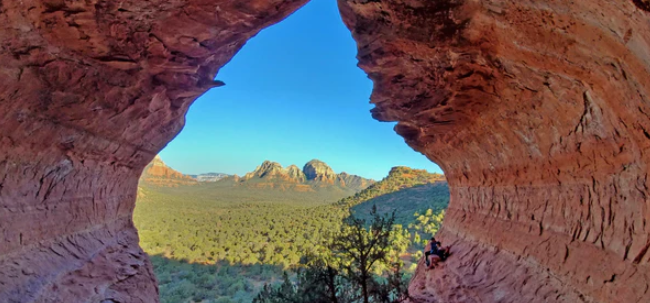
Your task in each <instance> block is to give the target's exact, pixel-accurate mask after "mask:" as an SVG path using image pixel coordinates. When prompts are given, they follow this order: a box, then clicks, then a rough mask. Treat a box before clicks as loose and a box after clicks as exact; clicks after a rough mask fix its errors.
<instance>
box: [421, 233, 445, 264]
mask: <svg viewBox="0 0 650 303" xmlns="http://www.w3.org/2000/svg"><path fill="white" fill-rule="evenodd" d="M441 245H442V243H440V242H439V241H436V238H435V237H433V238H431V240H430V241H429V244H428V245H427V248H425V252H424V260H425V263H426V264H427V267H430V266H431V261H433V265H435V264H438V262H440V261H444V260H445V259H446V258H447V256H448V255H449V248H442V247H441ZM429 256H431V261H430V260H429Z"/></svg>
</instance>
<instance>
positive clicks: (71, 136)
mask: <svg viewBox="0 0 650 303" xmlns="http://www.w3.org/2000/svg"><path fill="white" fill-rule="evenodd" d="M305 2H306V1H286V0H280V1H277V0H275V1H273V0H260V1H217V0H211V1H201V0H190V1H103V0H89V1H75V0H42V1H39V0H20V1H19V0H3V1H1V2H0V24H1V25H2V27H1V29H0V43H1V44H0V62H2V69H0V130H2V131H0V302H103V303H106V302H157V301H158V290H157V286H156V283H155V279H154V277H153V273H152V270H151V265H150V263H149V261H148V259H147V257H146V255H145V254H144V253H143V252H142V250H141V249H140V248H139V246H138V236H137V232H136V230H135V228H134V226H133V223H132V221H131V216H132V212H133V207H134V202H135V195H136V188H137V182H138V177H139V175H140V173H141V172H142V169H143V168H144V167H145V165H146V164H147V163H149V161H151V160H152V159H153V157H154V155H156V154H157V152H158V151H159V150H160V149H162V148H163V147H164V145H165V144H166V143H167V142H169V141H170V140H171V139H172V138H173V137H174V136H175V135H176V134H177V133H178V132H179V131H180V130H181V128H182V126H183V124H184V115H185V112H186V110H187V108H188V106H189V105H190V103H191V102H192V101H193V100H194V99H195V98H196V97H197V96H199V95H200V94H202V93H203V92H205V91H206V90H207V89H209V88H210V87H213V86H218V85H220V83H219V82H214V81H213V79H214V76H215V74H216V73H217V71H218V69H219V68H220V67H221V66H223V65H224V64H225V63H226V62H228V61H229V60H230V58H231V57H232V56H233V55H234V54H235V52H237V51H238V50H239V48H241V47H242V45H243V44H244V43H245V42H246V41H247V40H248V39H249V38H250V37H251V36H253V35H255V34H256V33H257V32H258V31H259V30H260V29H262V28H264V27H267V26H269V25H271V24H273V23H274V22H277V21H279V20H281V19H282V18H284V17H285V16H287V15H288V14H290V13H291V12H293V11H294V10H295V9H297V8H298V7H300V6H301V5H302V4H304V3H305Z"/></svg>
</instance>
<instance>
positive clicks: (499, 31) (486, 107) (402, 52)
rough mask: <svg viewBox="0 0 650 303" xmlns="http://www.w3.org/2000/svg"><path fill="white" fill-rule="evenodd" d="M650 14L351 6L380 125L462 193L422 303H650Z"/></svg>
mask: <svg viewBox="0 0 650 303" xmlns="http://www.w3.org/2000/svg"><path fill="white" fill-rule="evenodd" d="M640 3H641V4H640ZM642 3H646V2H644V1H613V0H612V1H604V0H590V1H556V0H549V1H532V0H516V1H515V0H512V1H508V0H501V1H478V0H476V1H470V0H468V1H461V0H441V1H425V0H421V1H420V0H412V1H356V0H355V1H344V0H340V1H339V4H340V6H341V10H342V14H343V17H344V20H345V21H346V24H347V25H348V26H349V27H350V29H351V30H352V32H353V34H354V37H355V39H356V40H357V41H358V43H359V60H360V66H361V67H362V68H363V69H364V70H365V71H366V72H367V73H368V75H369V76H370V77H371V78H372V79H373V81H374V83H375V87H374V91H373V94H372V102H373V103H374V104H375V105H376V108H375V109H374V110H373V115H374V117H375V118H377V119H379V120H382V121H399V124H398V125H397V126H396V131H397V132H398V133H399V134H401V135H402V136H403V137H404V138H405V139H406V142H407V143H408V144H409V145H410V146H412V147H413V148H414V149H416V150H418V151H421V152H422V153H424V154H426V155H427V156H428V157H429V158H430V159H432V160H435V161H436V162H437V163H439V164H440V166H441V167H442V168H443V169H444V171H445V173H446V175H447V180H448V181H449V185H450V188H451V189H450V190H451V204H450V206H449V210H448V212H447V216H446V218H445V223H444V228H443V230H442V232H441V234H440V239H441V240H442V241H443V243H445V244H452V245H453V253H454V255H453V256H452V257H451V259H450V260H449V261H448V262H447V263H446V264H444V265H443V266H442V267H441V268H438V269H436V270H432V271H426V270H424V268H423V266H420V267H419V269H418V271H417V275H416V277H415V278H414V280H413V281H412V284H411V287H410V290H411V293H412V295H414V301H415V302H420V301H422V302H650V292H649V290H648V288H649V283H650V266H649V262H650V253H649V252H648V247H649V246H650V237H649V234H650V203H649V201H648V197H649V196H648V195H649V191H648V186H650V183H649V182H650V180H648V170H649V168H648V166H647V165H648V163H649V160H650V151H649V150H648V148H649V147H650V119H649V116H648V115H649V114H650V97H649V96H650V31H648V28H649V27H648V26H649V25H650V14H648V12H646V11H644V10H642V9H641V8H643V5H642Z"/></svg>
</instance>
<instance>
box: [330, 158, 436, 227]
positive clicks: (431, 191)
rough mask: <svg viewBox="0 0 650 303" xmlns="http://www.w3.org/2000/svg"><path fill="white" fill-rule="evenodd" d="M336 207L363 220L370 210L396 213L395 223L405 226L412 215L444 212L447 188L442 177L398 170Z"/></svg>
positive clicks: (404, 169)
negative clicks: (432, 211)
mask: <svg viewBox="0 0 650 303" xmlns="http://www.w3.org/2000/svg"><path fill="white" fill-rule="evenodd" d="M339 203H340V204H343V205H345V206H346V207H350V210H351V211H352V212H353V213H355V214H356V215H358V216H360V217H363V218H366V219H369V217H366V216H367V215H368V214H369V213H370V209H371V208H372V207H373V206H376V207H377V211H378V212H379V213H390V212H392V211H395V217H396V222H395V223H398V224H407V223H408V222H411V221H412V220H413V214H414V213H415V212H422V211H424V210H426V209H429V208H431V209H444V208H447V205H449V187H448V186H447V181H446V179H445V176H444V175H441V174H436V173H429V172H427V171H426V170H422V169H412V168H409V167H404V166H398V167H393V169H391V171H390V172H389V173H388V176H387V177H386V178H384V179H382V180H381V181H379V182H377V183H375V184H373V185H371V186H370V187H368V188H366V189H364V190H362V191H361V192H359V193H357V194H356V195H354V196H351V197H348V198H345V199H343V200H342V201H341V202H339Z"/></svg>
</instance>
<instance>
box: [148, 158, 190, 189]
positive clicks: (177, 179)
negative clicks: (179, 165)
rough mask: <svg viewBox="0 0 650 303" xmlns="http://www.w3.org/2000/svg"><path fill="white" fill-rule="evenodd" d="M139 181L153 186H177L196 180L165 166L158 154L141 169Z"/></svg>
mask: <svg viewBox="0 0 650 303" xmlns="http://www.w3.org/2000/svg"><path fill="white" fill-rule="evenodd" d="M140 182H144V183H146V184H150V185H154V186H162V187H178V186H182V185H194V184H197V183H198V180H196V179H195V178H192V177H191V176H188V175H184V174H182V173H181V172H179V171H176V170H174V169H173V168H171V167H169V166H167V164H165V162H163V160H162V159H161V158H160V156H156V157H155V158H153V160H152V161H151V163H149V164H148V165H147V166H146V167H145V168H144V170H143V171H142V176H140Z"/></svg>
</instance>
